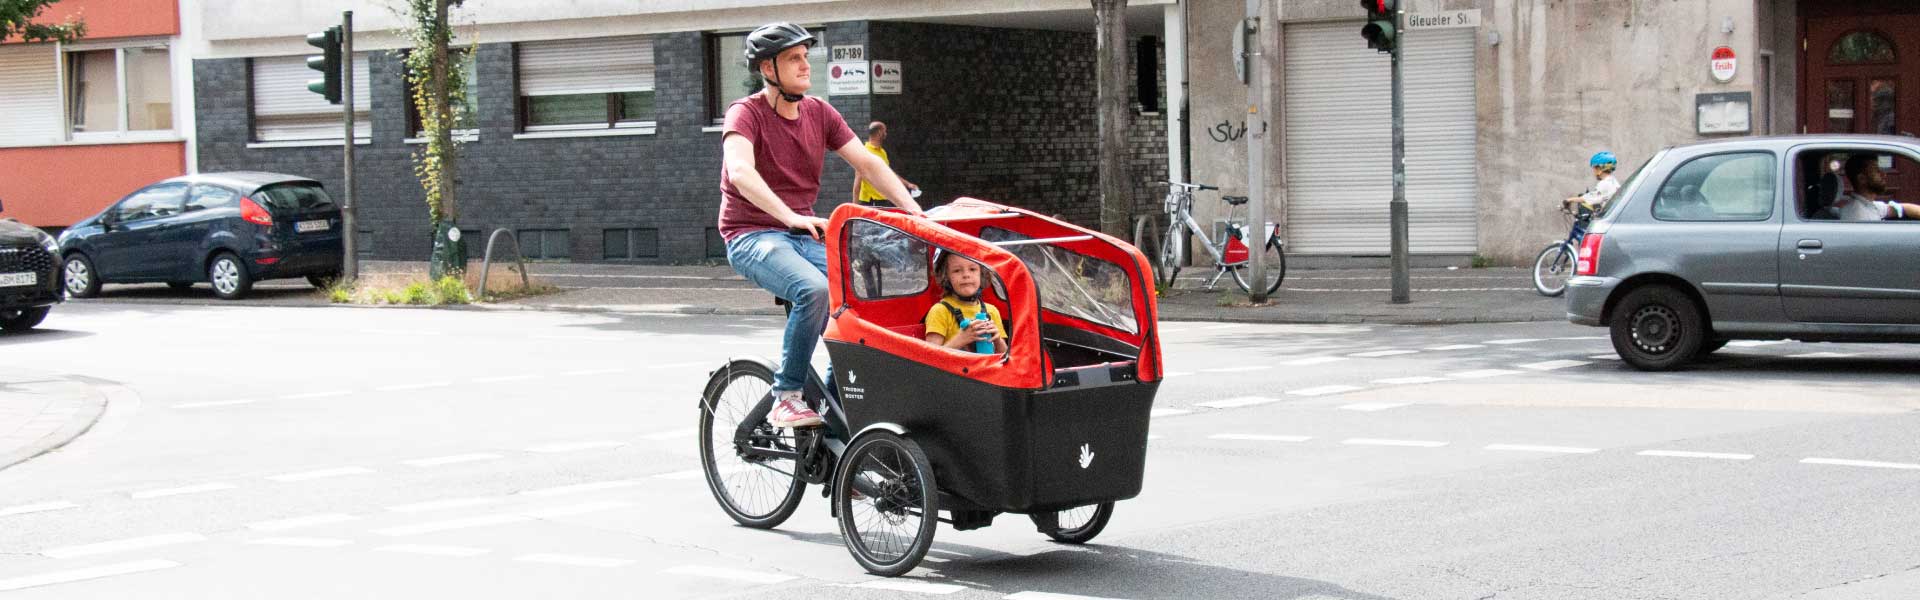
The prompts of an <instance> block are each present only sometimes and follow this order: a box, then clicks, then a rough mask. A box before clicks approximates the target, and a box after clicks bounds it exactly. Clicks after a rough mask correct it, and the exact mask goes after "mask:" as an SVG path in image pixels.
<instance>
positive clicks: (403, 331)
mask: <svg viewBox="0 0 1920 600" xmlns="http://www.w3.org/2000/svg"><path fill="white" fill-rule="evenodd" d="M360 333H371V334H373V335H393V336H402V337H405V336H410V335H440V332H438V331H425V330H419V329H362V330H360Z"/></svg>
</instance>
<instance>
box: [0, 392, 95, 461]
mask: <svg viewBox="0 0 1920 600" xmlns="http://www.w3.org/2000/svg"><path fill="white" fill-rule="evenodd" d="M106 408H107V395H106V393H105V392H103V391H102V390H100V389H98V388H97V387H95V386H94V385H92V384H89V383H87V382H85V381H81V380H77V379H72V378H67V377H60V376H57V375H53V374H50V373H42V372H39V371H29V370H25V369H16V368H8V367H0V469H6V468H7V467H11V466H13V465H16V464H20V463H22V462H25V461H26V460H27V459H30V458H33V457H35V456H39V455H41V454H45V453H47V452H49V451H52V450H55V449H58V448H59V447H61V446H65V445H66V444H67V442H71V441H73V439H74V438H77V437H80V434H82V433H86V431H87V430H88V429H90V428H92V427H93V424H94V422H95V421H98V420H99V419H100V415H101V414H102V413H104V412H105V411H106Z"/></svg>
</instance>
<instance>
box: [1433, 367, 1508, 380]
mask: <svg viewBox="0 0 1920 600" xmlns="http://www.w3.org/2000/svg"><path fill="white" fill-rule="evenodd" d="M1518 374H1520V372H1519V371H1508V370H1506V369H1480V370H1478V371H1462V372H1459V373H1448V374H1447V376H1448V377H1452V378H1454V379H1485V378H1488V377H1500V376H1502V375H1518Z"/></svg>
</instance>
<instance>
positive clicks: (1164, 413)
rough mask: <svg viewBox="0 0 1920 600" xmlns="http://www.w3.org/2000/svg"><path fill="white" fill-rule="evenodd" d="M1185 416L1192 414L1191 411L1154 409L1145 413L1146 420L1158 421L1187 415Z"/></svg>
mask: <svg viewBox="0 0 1920 600" xmlns="http://www.w3.org/2000/svg"><path fill="white" fill-rule="evenodd" d="M1187 414H1193V411H1190V410H1182V409H1178V408H1156V409H1153V410H1150V411H1147V418H1149V419H1158V418H1160V417H1178V416H1180V415H1187Z"/></svg>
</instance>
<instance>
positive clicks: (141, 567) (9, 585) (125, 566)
mask: <svg viewBox="0 0 1920 600" xmlns="http://www.w3.org/2000/svg"><path fill="white" fill-rule="evenodd" d="M178 566H180V563H177V562H173V561H170V560H161V559H157V558H155V559H148V560H136V561H133V562H124V563H118V564H111V565H101V566H98V567H87V568H85V569H73V570H68V571H55V572H52V573H42V574H39V575H29V576H26V577H15V578H13V579H0V592H11V591H14V590H24V589H27V588H31V587H40V586H43V585H54V584H58V583H73V582H75V581H86V580H88V579H100V578H102V577H113V576H116V575H130V574H133V573H144V572H147V571H158V570H161V569H171V568H174V567H178Z"/></svg>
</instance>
